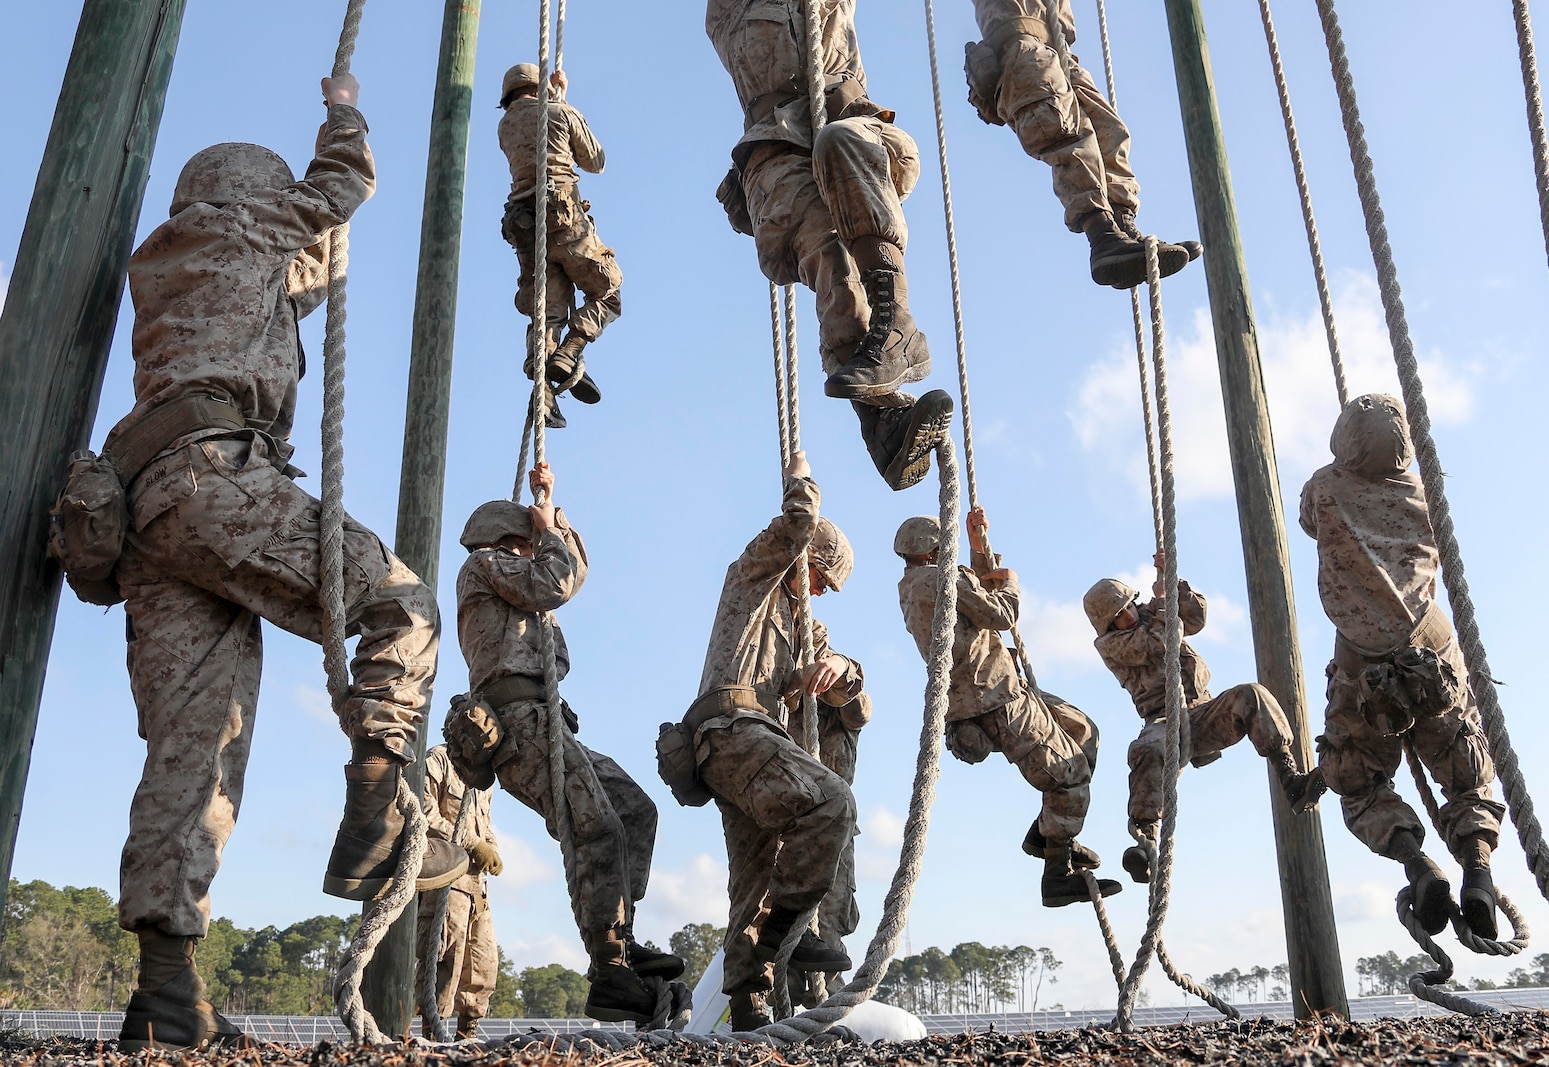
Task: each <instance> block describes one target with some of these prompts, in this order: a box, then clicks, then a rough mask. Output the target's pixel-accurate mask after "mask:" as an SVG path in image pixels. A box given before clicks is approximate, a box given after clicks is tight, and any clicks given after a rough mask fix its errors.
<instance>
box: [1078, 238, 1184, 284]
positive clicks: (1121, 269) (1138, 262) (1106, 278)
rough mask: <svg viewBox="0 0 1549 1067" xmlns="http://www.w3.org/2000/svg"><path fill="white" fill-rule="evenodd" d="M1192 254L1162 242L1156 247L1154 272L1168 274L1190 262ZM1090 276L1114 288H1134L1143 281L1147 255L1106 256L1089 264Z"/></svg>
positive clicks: (1167, 275) (1162, 274)
mask: <svg viewBox="0 0 1549 1067" xmlns="http://www.w3.org/2000/svg"><path fill="white" fill-rule="evenodd" d="M1193 259H1194V257H1192V256H1190V255H1189V250H1188V249H1187V248H1185V247H1183V246H1182V245H1162V246H1160V247H1159V248H1158V249H1157V250H1156V267H1157V273H1158V274H1159V275H1160V276H1161V277H1163V278H1171V277H1172V276H1173V275H1174V274H1177V273H1178V272H1179V271H1180V270H1182V269H1183V268H1184V267H1187V266H1188V265H1189V264H1190V263H1191V262H1193ZM1092 280H1093V281H1094V282H1096V283H1097V284H1098V285H1106V286H1109V287H1110V288H1113V289H1134V288H1135V287H1136V286H1140V285H1144V284H1146V257H1145V255H1144V254H1142V255H1140V256H1138V257H1137V256H1133V255H1123V256H1109V257H1107V258H1104V259H1100V260H1098V261H1097V262H1095V263H1093V264H1092Z"/></svg>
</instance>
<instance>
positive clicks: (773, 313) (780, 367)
mask: <svg viewBox="0 0 1549 1067" xmlns="http://www.w3.org/2000/svg"><path fill="white" fill-rule="evenodd" d="M769 330H770V334H771V336H772V339H773V341H774V382H775V419H776V421H777V422H778V425H779V433H780V469H781V470H782V471H783V470H785V468H786V467H787V466H789V465H790V462H791V407H790V401H788V400H787V399H786V396H785V342H784V338H783V337H782V335H781V333H780V287H779V286H778V285H776V284H775V283H774V282H770V283H769ZM781 477H782V478H783V477H784V476H783V475H782V476H781Z"/></svg>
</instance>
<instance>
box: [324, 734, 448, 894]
mask: <svg viewBox="0 0 1549 1067" xmlns="http://www.w3.org/2000/svg"><path fill="white" fill-rule="evenodd" d="M357 744H359V743H357ZM367 744H370V743H369V742H368V743H367ZM376 744H377V745H380V742H376ZM382 748H383V751H384V752H385V750H386V749H385V746H382ZM376 758H381V759H385V760H386V762H380V763H350V764H347V765H345V768H344V783H345V789H344V818H343V819H342V820H340V822H339V836H338V837H337V838H336V839H335V840H334V845H333V853H332V854H331V855H330V856H329V857H328V869H327V872H326V873H325V874H324V876H323V892H325V893H327V894H328V895H329V896H335V897H343V898H344V899H345V900H372V899H374V898H375V897H377V896H378V895H380V894H381V892H382V891H383V890H384V889H386V888H387V887H388V885H389V884H390V883H391V882H392V879H393V874H394V872H395V871H396V870H397V869H398V853H399V850H400V848H401V846H402V843H403V830H404V819H403V813H402V812H401V811H399V810H398V783H399V782H400V781H401V780H402V777H403V764H402V763H401V762H399V761H398V759H397V758H396V757H393V756H386V757H376ZM467 870H468V853H467V852H466V851H465V850H463V849H460V848H458V847H456V846H455V845H453V844H452V843H451V842H450V841H443V840H441V839H440V838H435V837H432V838H429V839H428V841H427V842H426V846H425V862H424V864H423V865H422V866H421V867H420V875H419V880H418V881H416V882H415V883H414V888H415V889H416V890H418V891H419V892H421V893H426V892H429V891H431V890H433V889H444V888H445V887H447V886H449V885H451V884H452V883H453V882H455V881H457V879H459V878H461V877H462V876H463V874H464V872H466V871H467Z"/></svg>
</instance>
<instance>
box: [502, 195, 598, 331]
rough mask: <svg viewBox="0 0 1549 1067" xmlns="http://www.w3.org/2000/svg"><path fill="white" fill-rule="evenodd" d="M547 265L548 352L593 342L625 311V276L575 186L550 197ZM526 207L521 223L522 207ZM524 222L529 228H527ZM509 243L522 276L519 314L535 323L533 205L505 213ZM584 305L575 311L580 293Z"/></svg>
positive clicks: (527, 203) (513, 207)
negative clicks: (573, 341)
mask: <svg viewBox="0 0 1549 1067" xmlns="http://www.w3.org/2000/svg"><path fill="white" fill-rule="evenodd" d="M550 201H551V204H550V220H549V227H548V245H547V249H548V266H547V269H546V270H545V271H544V329H545V330H546V331H547V340H548V346H549V351H553V349H554V347H555V346H556V345H558V344H559V342H560V341H561V340H563V337H564V334H565V332H566V330H567V329H568V330H569V333H570V336H573V337H579V338H581V339H582V340H585V341H595V340H597V338H598V337H599V336H600V335H601V334H602V331H603V330H604V329H606V328H607V326H608V324H609V323H611V322H613V321H614V320H615V319H617V318H618V317H619V314H620V313H621V312H622V311H623V301H622V299H621V298H620V296H619V289H620V287H622V286H623V284H624V273H623V271H621V270H620V269H619V263H618V259H617V258H615V257H614V255H613V249H611V248H609V247H608V246H607V245H605V244H603V243H602V241H601V239H600V238H598V236H597V226H596V224H595V223H594V222H593V221H592V217H591V215H589V214H587V212H588V211H589V210H590V209H591V204H590V203H589V202H588V201H585V200H582V199H580V197H579V195H578V194H577V193H576V191H575V187H574V186H570V187H567V188H561V189H559V190H557V191H556V193H555V194H554V196H552V197H551V198H550ZM524 205H525V207H526V212H527V213H526V216H525V220H523V216H522V210H521V209H522V207H523V206H524ZM523 221H525V223H526V224H525V225H523V224H522V223H523ZM503 229H504V232H505V234H506V239H507V240H508V241H509V242H510V243H511V244H512V246H513V247H515V249H516V257H517V262H518V263H519V264H520V265H521V274H520V276H519V277H518V279H517V286H516V310H518V311H520V312H521V313H522V314H523V315H526V316H527V317H528V318H529V319H531V318H533V311H534V296H535V289H536V274H537V272H536V271H535V270H534V269H533V236H534V235H533V227H532V202H531V201H530V200H527V201H518V202H516V203H515V204H513V205H510V206H509V207H508V209H507V214H506V219H505V222H504V225H503ZM577 293H580V294H581V297H582V303H581V305H580V306H579V307H577V306H576V294H577Z"/></svg>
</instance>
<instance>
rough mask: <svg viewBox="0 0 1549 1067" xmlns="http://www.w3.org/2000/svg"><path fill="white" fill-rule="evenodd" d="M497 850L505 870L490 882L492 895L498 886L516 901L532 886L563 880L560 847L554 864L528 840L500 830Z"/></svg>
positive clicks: (496, 842) (496, 837)
mask: <svg viewBox="0 0 1549 1067" xmlns="http://www.w3.org/2000/svg"><path fill="white" fill-rule="evenodd" d="M495 847H497V848H499V849H500V858H501V860H502V861H503V863H504V864H505V866H504V867H503V868H502V870H501V872H500V877H499V878H496V879H493V880H491V882H490V891H491V892H492V893H493V892H494V891H495V889H496V887H497V886H498V887H499V889H500V890H503V891H504V893H503V894H502V895H504V894H510V895H512V896H513V897H514V896H515V894H516V893H517V891H518V890H521V889H523V888H525V887H527V886H530V885H541V884H543V883H544V882H551V881H554V880H555V879H557V878H558V877H559V876H560V865H559V849H558V846H557V845H556V846H554V855H553V860H552V862H550V861H549V860H545V859H543V858H542V857H541V856H540V855H539V854H538V851H537V850H536V849H535V848H533V847H532V845H531V844H529V843H528V842H527V840H526V839H525V838H521V837H517V836H516V835H515V834H508V833H506V832H505V831H504V830H502V829H501V828H500V827H499V826H496V827H495Z"/></svg>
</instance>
